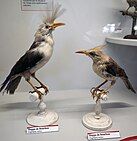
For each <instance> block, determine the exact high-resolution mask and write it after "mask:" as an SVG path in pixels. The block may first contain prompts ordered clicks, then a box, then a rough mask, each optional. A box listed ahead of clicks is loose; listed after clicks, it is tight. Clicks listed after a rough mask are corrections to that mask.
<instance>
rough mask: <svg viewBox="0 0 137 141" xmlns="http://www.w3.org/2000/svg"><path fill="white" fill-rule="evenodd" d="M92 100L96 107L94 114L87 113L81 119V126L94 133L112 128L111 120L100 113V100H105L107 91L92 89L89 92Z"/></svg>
mask: <svg viewBox="0 0 137 141" xmlns="http://www.w3.org/2000/svg"><path fill="white" fill-rule="evenodd" d="M90 92H91V93H92V96H93V99H96V105H95V107H94V112H91V113H88V114H86V115H85V116H84V117H83V124H84V126H86V127H87V128H89V129H91V130H96V131H102V130H107V129H108V128H110V127H111V126H112V120H111V118H110V117H109V116H107V115H106V114H103V113H101V112H102V108H101V102H100V101H101V100H105V101H106V100H107V99H108V96H107V93H108V91H105V90H103V89H102V90H101V89H96V88H92V89H91V90H90Z"/></svg>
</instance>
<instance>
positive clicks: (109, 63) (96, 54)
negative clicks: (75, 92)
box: [76, 46, 136, 100]
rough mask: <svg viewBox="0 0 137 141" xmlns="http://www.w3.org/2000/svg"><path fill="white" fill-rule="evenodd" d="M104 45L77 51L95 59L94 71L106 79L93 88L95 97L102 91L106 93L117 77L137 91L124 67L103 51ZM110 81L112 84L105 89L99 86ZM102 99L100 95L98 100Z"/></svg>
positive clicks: (130, 88) (129, 87)
mask: <svg viewBox="0 0 137 141" xmlns="http://www.w3.org/2000/svg"><path fill="white" fill-rule="evenodd" d="M103 47H104V46H98V47H95V48H92V49H89V50H83V51H77V52H76V53H81V54H85V55H86V56H88V57H90V58H91V59H92V60H93V65H92V67H93V71H94V72H95V73H96V74H97V75H98V76H100V77H101V78H103V79H104V82H103V83H101V84H100V85H99V86H97V87H96V88H94V90H93V89H92V90H93V93H92V94H93V98H94V97H95V96H96V93H97V92H98V91H100V94H103V93H104V94H106V93H107V92H108V90H109V89H110V88H111V87H112V86H113V85H114V84H115V82H116V79H117V78H121V79H122V80H123V82H124V84H125V85H126V87H127V88H128V89H129V90H131V91H132V92H134V93H136V91H135V90H134V88H133V87H132V85H131V83H130V82H129V79H128V76H127V75H126V73H125V71H124V69H122V68H121V67H120V66H119V65H118V64H117V63H116V62H115V61H114V60H113V59H112V58H111V57H110V56H108V55H107V54H105V53H103V51H102V48H103ZM107 82H110V85H109V86H108V87H107V88H106V89H105V90H100V89H99V88H100V87H101V86H103V85H104V84H105V83H107ZM99 99H100V95H99V97H98V98H97V100H99Z"/></svg>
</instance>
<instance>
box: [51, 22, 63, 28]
mask: <svg viewBox="0 0 137 141" xmlns="http://www.w3.org/2000/svg"><path fill="white" fill-rule="evenodd" d="M63 25H65V24H64V23H54V24H53V25H52V28H53V29H55V28H56V27H59V26H63Z"/></svg>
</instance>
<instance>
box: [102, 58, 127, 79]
mask: <svg viewBox="0 0 137 141" xmlns="http://www.w3.org/2000/svg"><path fill="white" fill-rule="evenodd" d="M105 64H106V70H105V71H106V72H107V73H109V74H111V75H113V76H115V77H125V78H128V77H127V75H126V73H125V71H124V70H123V69H122V68H121V67H120V66H119V65H118V64H117V63H116V62H115V61H114V60H113V59H112V58H110V59H109V61H108V62H106V63H105Z"/></svg>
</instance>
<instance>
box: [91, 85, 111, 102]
mask: <svg viewBox="0 0 137 141" xmlns="http://www.w3.org/2000/svg"><path fill="white" fill-rule="evenodd" d="M90 92H91V94H92V97H93V100H95V98H96V103H97V102H98V101H99V100H100V99H102V100H104V98H103V96H104V95H107V94H108V93H109V91H107V90H104V89H99V88H95V87H93V88H92V89H91V90H90Z"/></svg>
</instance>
